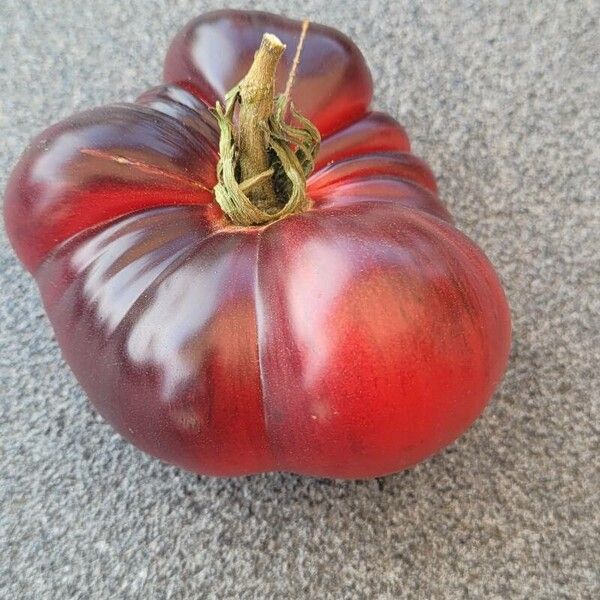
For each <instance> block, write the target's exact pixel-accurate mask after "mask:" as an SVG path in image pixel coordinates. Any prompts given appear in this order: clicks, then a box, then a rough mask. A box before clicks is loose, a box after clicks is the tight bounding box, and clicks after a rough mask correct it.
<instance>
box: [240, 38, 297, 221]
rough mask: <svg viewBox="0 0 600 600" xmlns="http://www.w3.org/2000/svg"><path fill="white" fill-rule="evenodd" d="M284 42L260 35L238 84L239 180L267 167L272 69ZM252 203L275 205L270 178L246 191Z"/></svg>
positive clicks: (255, 174) (273, 93)
mask: <svg viewBox="0 0 600 600" xmlns="http://www.w3.org/2000/svg"><path fill="white" fill-rule="evenodd" d="M284 50H285V45H284V44H282V43H281V41H280V40H279V38H277V37H275V36H274V35H272V34H270V33H265V35H264V36H263V39H262V42H261V44H260V48H259V49H258V51H257V52H256V54H255V55H254V62H253V63H252V66H251V67H250V70H249V71H248V73H247V74H246V76H245V77H244V79H242V81H241V82H240V85H239V90H240V111H239V130H238V131H239V164H240V176H241V179H242V181H247V180H249V179H253V178H255V177H257V176H259V175H260V174H261V173H264V172H265V171H267V170H268V169H269V167H270V160H269V155H268V138H267V126H268V121H269V117H270V116H271V115H272V114H273V109H274V101H275V90H274V87H275V86H274V81H275V70H276V69H277V64H278V63H279V59H280V58H281V55H282V54H283V51H284ZM248 197H249V198H250V200H251V201H252V203H253V204H254V205H255V206H257V207H258V208H261V209H263V210H267V211H268V210H269V209H271V208H275V207H276V206H277V196H276V195H275V188H274V187H273V179H272V178H271V177H264V178H262V179H261V180H260V181H259V182H258V183H256V184H255V185H254V186H253V187H252V188H251V189H250V190H249V191H248Z"/></svg>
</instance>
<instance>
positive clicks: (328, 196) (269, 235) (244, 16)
mask: <svg viewBox="0 0 600 600" xmlns="http://www.w3.org/2000/svg"><path fill="white" fill-rule="evenodd" d="M264 31H270V32H272V33H275V34H276V35H279V36H280V37H282V39H283V40H284V42H287V43H288V46H291V47H292V48H293V47H294V45H295V40H296V39H297V37H298V35H299V31H300V23H297V22H294V21H290V20H288V19H283V18H281V17H277V16H274V15H268V14H266V13H248V12H243V11H218V12H216V13H210V14H209V15H205V16H204V17H201V18H200V19H197V20H195V21H193V22H192V23H191V24H190V25H188V26H187V27H186V28H185V29H184V30H183V32H182V33H181V34H180V35H179V36H178V37H177V38H176V40H175V41H174V43H173V46H172V47H171V49H170V50H169V53H168V58H167V62H166V67H165V77H166V80H167V83H166V84H165V85H163V86H159V87H158V88H155V89H153V90H150V91H149V92H146V93H145V94H143V95H142V96H140V98H139V99H138V100H137V101H136V103H134V104H121V105H115V106H111V107H105V108H101V109H95V110H91V111H87V112H85V113H82V114H80V115H76V116H74V117H72V118H70V119H67V120H66V121H63V122H62V123H59V124H58V125H55V126H53V127H51V128H49V129H48V130H47V131H46V132H44V133H43V134H41V135H40V136H39V137H38V138H36V140H34V142H33V143H32V145H31V147H30V148H29V149H28V151H27V152H26V153H25V154H24V156H23V157H22V159H21V161H20V162H19V164H18V165H17V167H16V168H15V171H14V172H13V175H12V176H11V179H10V181H9V186H8V188H7V193H6V199H5V219H6V225H7V230H8V233H9V236H10V239H11V241H12V243H13V246H14V247H15V250H16V252H17V254H18V255H19V257H20V258H21V260H22V261H23V263H24V264H25V266H26V267H27V268H28V269H29V270H30V271H31V272H32V273H33V274H34V276H35V278H36V280H37V282H38V285H39V287H40V290H41V293H42V297H43V300H44V304H45V307H46V310H47V312H48V315H49V318H50V320H51V322H52V325H53V327H54V330H55V332H56V337H57V340H58V342H59V344H60V346H61V349H62V351H63V354H64V357H65V359H66V360H67V362H68V363H69V364H70V366H71V367H72V369H73V371H74V373H75V375H76V376H77V378H78V380H79V381H80V382H81V385H82V386H83V388H84V389H85V391H86V393H87V394H88V396H89V397H90V399H91V400H92V402H93V403H94V405H95V406H96V407H97V409H98V410H99V411H100V412H101V414H102V415H103V416H104V417H105V418H106V419H107V420H108V421H109V422H110V423H112V424H113V426H114V427H115V428H116V429H117V430H118V431H119V432H121V433H122V434H123V435H124V436H125V437H126V438H128V439H129V440H130V441H132V442H133V443H134V444H136V445H137V446H138V447H140V448H141V449H143V450H145V451H147V452H149V453H151V454H153V455H156V456H159V457H160V458H162V459H164V460H167V461H169V462H172V463H175V464H178V465H180V466H183V467H185V468H187V469H190V470H193V471H196V472H199V473H206V474H213V475H241V474H247V473H255V472H260V471H270V470H286V471H293V472H297V473H303V474H310V475H317V476H326V477H344V478H358V477H360V478H363V477H372V476H377V475H383V474H386V473H391V472H394V471H398V470H400V469H402V468H405V467H407V466H410V465H412V464H415V463H417V462H419V461H420V460H423V459H424V458H426V457H427V456H429V455H431V454H432V453H434V452H436V451H437V450H439V449H440V448H442V447H444V446H445V445H447V444H448V443H450V442H452V441H453V440H454V439H455V438H456V437H457V436H458V435H460V433H462V431H464V430H465V429H466V428H467V427H468V426H469V425H470V424H471V423H472V422H473V420H474V419H475V418H476V417H477V416H478V415H479V414H480V412H481V411H482V410H483V408H484V407H485V404H486V403H487V401H488V400H489V398H490V396H491V395H492V393H493V391H494V389H495V387H496V385H497V384H498V382H499V380H500V378H501V376H502V373H503V372H504V369H505V366H506V362H507V357H508V351H509V346H510V316H509V312H508V307H507V304H506V299H505V297H504V294H503V291H502V288H501V286H500V283H499V281H498V278H497V276H496V275H495V273H494V271H493V268H492V267H491V266H490V264H489V262H488V261H487V259H486V258H485V256H484V255H483V254H482V252H481V251H480V250H479V249H478V248H477V247H476V246H475V245H474V244H473V242H471V241H470V240H469V239H468V238H466V237H465V236H464V235H462V234H461V233H460V232H459V231H458V230H457V229H456V228H455V227H454V226H453V225H452V217H451V216H450V215H449V213H448V211H447V210H446V209H445V207H444V206H443V205H442V204H441V202H440V201H439V199H438V197H437V186H436V183H435V178H434V177H433V175H432V173H431V171H430V170H429V168H428V167H427V165H426V164H425V163H424V162H423V161H421V160H419V159H417V158H416V157H415V156H414V155H412V154H411V153H410V143H409V140H408V137H407V135H406V132H405V131H404V129H403V128H402V127H401V126H400V125H398V124H397V123H396V122H395V121H394V120H393V119H391V117H389V116H387V115H384V114H381V113H372V112H369V111H368V104H369V102H370V98H371V93H372V88H371V80H370V75H369V72H368V70H367V68H366V65H365V63H364V59H363V58H362V56H361V55H360V52H359V51H358V49H357V48H356V47H355V46H354V45H353V44H352V43H351V42H350V41H349V40H348V39H347V38H345V37H344V36H342V35H341V34H339V33H338V32H335V31H334V30H331V29H329V28H324V27H321V26H316V25H314V26H313V25H311V26H310V27H309V32H308V35H307V39H306V45H305V49H304V52H303V59H302V62H301V64H300V70H299V72H298V79H297V83H296V85H295V87H294V101H295V103H296V106H297V108H298V109H299V110H300V111H301V112H304V113H306V114H308V115H309V116H310V117H311V118H312V119H313V120H314V121H315V122H316V123H317V124H318V125H319V127H320V128H321V131H322V133H323V134H324V136H323V137H324V139H323V143H322V147H321V151H320V154H319V156H318V157H317V166H316V170H315V172H314V173H313V175H312V176H311V178H310V179H309V184H308V194H309V196H310V198H311V200H312V206H311V208H310V209H309V210H308V211H306V212H304V213H302V214H298V215H294V216H290V217H287V218H285V219H282V220H280V221H277V222H274V223H271V224H269V225H267V226H262V227H247V228H240V227H234V226H232V225H231V224H230V223H229V221H228V220H227V218H226V217H225V216H224V215H223V214H222V212H221V210H220V209H219V207H218V205H217V204H216V203H215V201H214V199H213V196H212V193H211V190H212V187H213V186H214V184H215V169H216V161H217V160H218V151H217V148H218V133H217V129H216V127H215V122H214V120H213V117H212V115H211V114H210V112H209V110H208V108H207V104H210V103H212V102H214V101H215V100H216V99H218V98H222V94H223V91H224V90H227V89H228V88H229V87H231V86H232V85H234V84H235V83H236V82H237V79H236V78H238V79H239V78H240V77H241V76H243V74H244V72H245V70H246V69H247V67H248V65H249V61H250V59H251V56H252V53H253V52H254V49H255V48H256V47H257V45H258V41H259V40H260V37H261V35H262V33H263V32H264ZM215 45H216V46H215ZM213 46H215V47H218V48H219V49H220V54H221V56H222V60H219V59H218V57H216V56H214V55H213V54H214V53H213V54H211V53H210V52H208V53H207V52H202V51H201V50H202V49H206V48H212V47H213ZM286 54H287V53H286ZM246 63H248V64H246ZM288 63H289V58H288V57H286V55H284V61H283V65H282V67H283V72H282V73H280V76H279V85H280V86H281V85H282V84H283V82H284V81H285V77H284V75H285V70H286V67H287V66H288ZM320 64H327V65H329V66H330V68H329V69H328V70H325V69H320V68H319V65H320ZM348 90H354V91H353V93H352V94H349V92H348Z"/></svg>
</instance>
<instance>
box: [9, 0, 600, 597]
mask: <svg viewBox="0 0 600 600" xmlns="http://www.w3.org/2000/svg"><path fill="white" fill-rule="evenodd" d="M232 4H233V5H235V6H247V7H248V6H254V7H257V8H266V9H272V10H274V11H279V12H284V13H287V14H289V15H291V16H296V17H308V18H310V19H313V20H318V21H321V22H325V23H327V24H330V25H333V26H336V27H339V28H341V29H342V30H344V31H345V32H346V33H348V34H349V35H351V36H352V37H353V38H354V39H355V40H356V41H357V43H358V44H359V45H360V47H361V48H362V49H363V50H364V52H365V54H366V57H367V59H368V62H369V64H370V65H371V68H372V70H373V74H374V78H375V82H376V96H375V106H376V107H378V108H381V109H384V110H387V111H389V112H390V113H391V114H392V115H394V116H395V117H397V118H398V119H399V120H400V121H402V122H403V123H404V124H405V125H406V127H407V128H408V131H409V132H410V134H411V136H412V139H413V140H414V147H415V150H416V151H417V152H418V153H419V154H420V155H421V156H423V157H425V158H426V159H427V160H428V161H429V162H430V163H431V165H432V166H433V168H434V170H435V171H436V173H437V174H438V175H439V181H440V188H441V193H442V196H443V198H444V199H445V201H446V202H447V204H448V205H449V207H450V209H451V210H452V212H453V213H454V214H455V215H456V218H457V222H458V225H459V226H460V228H461V229H463V230H464V231H465V232H466V233H467V234H469V235H470V236H472V237H473V238H474V239H475V240H477V241H478V242H479V243H480V245H481V246H482V247H483V248H484V250H485V251H486V252H487V254H488V256H489V257H490V258H491V260H492V261H493V263H494V264H495V265H496V266H497V269H498V271H499V273H500V275H501V277H502V279H503V281H504V282H505V284H506V289H507V292H508V295H509V299H510V303H511V306H512V310H513V315H514V348H513V352H512V356H511V362H510V368H509V370H508V373H507V375H506V378H505V380H504V383H503V385H502V387H501V389H500V390H499V391H498V393H497V394H496V396H495V398H494V401H493V404H492V405H491V406H490V408H489V409H488V410H487V411H486V413H485V414H484V416H483V418H482V419H480V420H479V421H478V422H477V424H476V425H475V426H474V427H473V428H472V429H470V430H469V431H468V433H467V434H466V435H465V436H464V437H463V438H462V439H460V441H458V442H457V443H456V444H454V445H453V446H452V447H451V448H449V449H448V450H447V451H446V452H444V453H442V454H440V455H439V456H436V457H435V458H434V459H432V460H430V461H428V462H426V463H425V464H422V465H420V466H419V467H417V468H415V469H413V470H411V471H409V472H405V473H401V474H399V475H396V476H392V477H388V478H385V479H382V480H379V481H371V482H359V483H357V482H331V481H320V480H313V479H306V478H300V477H295V476H291V475H285V474H273V475H264V476H256V477H249V478H244V479H236V480H230V481H227V480H218V479H210V478H202V477H195V476H193V475H190V474H187V473H183V472H181V471H179V470H177V469H176V468H173V467H170V466H167V465H164V464H161V463H159V462H157V461H154V460H152V459H149V458H147V457H145V456H143V455H142V454H141V453H140V452H138V451H137V450H135V449H134V448H132V447H130V446H128V445H127V444H126V443H125V442H124V441H123V440H121V439H120V438H119V437H118V436H117V435H116V434H114V433H113V432H112V431H111V429H110V428H109V427H108V425H106V424H105V423H103V422H102V420H101V419H100V418H99V417H98V416H97V415H96V414H95V412H94V411H93V410H92V409H91V407H90V406H89V405H88V403H87V402H86V399H85V397H84V395H83V394H82V392H81V390H80V389H79V387H78V386H77V384H76V382H75V381H74V379H73V377H72V375H71V374H70V372H69V370H68V369H67V367H66V366H65V364H64V363H63V362H62V360H61V358H60V355H59V351H58V348H57V346H56V343H55V341H54V339H53V335H52V331H51V329H50V327H49V325H48V321H47V320H46V318H45V316H44V314H43V311H42V307H41V304H40V300H39V298H38V294H37V291H36V289H35V285H34V283H33V281H32V279H31V278H30V277H29V276H28V275H26V274H25V273H24V272H23V270H22V269H21V268H20V266H19V265H18V264H17V261H16V259H15V257H14V256H13V254H12V252H11V250H10V248H9V246H8V244H7V243H6V240H5V238H3V241H2V245H1V252H0V280H1V283H0V285H1V290H2V301H1V305H0V389H1V400H0V411H1V419H0V509H1V513H0V597H1V598H10V599H15V600H17V599H19V600H20V599H35V600H43V599H59V600H63V599H67V598H69V599H70V598H77V599H79V598H81V599H86V600H96V599H108V598H111V599H113V598H118V599H121V598H123V599H129V598H144V599H155V598H156V599H163V598H164V599H167V598H168V599H188V598H190V599H191V598H194V599H196V598H220V599H221V598H244V599H246V598H247V599H250V598H258V599H263V598H278V599H279V598H286V599H288V598H289V599H296V598H311V599H329V598H331V599H338V598H364V599H390V600H391V599H396V598H424V599H431V598H486V599H490V598H502V599H506V598H528V599H535V598H540V599H541V598H544V599H548V598H578V599H580V598H598V597H600V579H599V572H598V564H599V555H600V543H599V539H600V538H599V536H600V521H599V514H598V501H599V485H600V483H599V482H600V473H599V462H598V461H599V458H598V449H599V444H598V442H599V429H598V424H599V419H598V417H599V413H600V410H599V386H598V383H599V380H598V374H597V371H598V363H599V359H600V355H599V349H600V336H599V327H598V320H599V314H600V302H599V283H600V271H599V254H600V244H599V238H600V204H599V192H598V183H599V180H600V168H599V165H600V160H599V159H600V156H599V139H600V114H599V101H598V99H599V98H600V85H599V77H600V74H599V63H598V61H599V58H598V57H599V55H600V43H599V42H600V40H599V29H598V22H599V16H600V4H598V2H595V1H593V0H592V1H589V2H585V1H573V2H530V3H524V2H493V3H489V2H484V3H480V2H448V3H445V2H444V3H426V5H425V6H423V5H422V4H421V3H417V2H410V3H404V2H383V1H371V2H361V1H358V2H346V1H343V0H330V1H328V2H317V1H316V0H303V2H301V3H289V2H286V1H285V0H279V1H273V2H267V1H265V2H245V3H244V2H233V3H232ZM423 4H425V3H423ZM220 6H222V3H220V2H202V1H198V0H196V1H187V0H177V1H173V0H161V1H158V0H157V1H154V2H143V1H140V0H133V1H132V0H129V1H127V2H121V1H117V0H96V1H94V2H92V1H77V2H76V1H72V2H71V1H66V0H63V1H55V2H45V1H42V0H39V1H33V0H28V1H24V2H18V1H16V0H4V1H3V2H2V3H0V89H1V90H2V93H1V94H0V127H1V131H2V133H1V139H2V152H1V153H0V161H1V165H0V178H1V181H0V184H1V185H2V187H3V185H4V183H5V181H6V175H7V173H8V171H9V169H10V168H11V167H12V165H13V164H14V163H15V161H16V159H17V156H18V155H19V153H20V152H21V151H22V149H23V148H24V146H25V144H26V142H27V141H28V139H29V138H31V137H32V136H33V135H34V133H35V132H37V131H38V130H40V129H41V128H43V127H44V126H46V125H48V124H50V123H51V122H53V121H56V120H58V119H60V118H62V117H64V116H66V115H68V114H70V113H71V112H73V111H76V110H81V109H85V108H88V107H91V106H94V105H98V104H102V103H107V102H110V101H114V100H120V99H132V98H133V97H134V96H135V95H136V94H137V93H138V92H139V91H141V90H143V89H144V88H146V87H149V86H151V85H153V84H154V83H156V82H157V81H158V80H159V77H160V72H161V61H162V59H163V56H164V53H165V50H166V47H167V44H168V41H169V39H170V38H171V37H172V36H173V35H174V33H175V32H176V30H177V29H178V28H179V27H181V26H182V25H183V24H184V23H185V22H186V21H187V20H188V19H189V18H191V17H193V16H195V15H196V14H198V13H199V12H202V11H203V10H207V9H209V8H214V7H220Z"/></svg>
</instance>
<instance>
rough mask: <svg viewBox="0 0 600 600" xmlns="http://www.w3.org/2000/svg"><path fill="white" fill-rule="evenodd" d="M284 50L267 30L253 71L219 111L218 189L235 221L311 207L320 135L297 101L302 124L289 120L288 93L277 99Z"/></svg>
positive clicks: (252, 221) (253, 221) (259, 221)
mask: <svg viewBox="0 0 600 600" xmlns="http://www.w3.org/2000/svg"><path fill="white" fill-rule="evenodd" d="M284 50H285V46H284V45H283V44H282V43H281V41H280V40H279V39H278V38H277V37H276V36H274V35H273V34H270V33H265V35H264V36H263V39H262V42H261V45H260V47H259V49H258V51H257V52H256V54H255V56H254V62H253V63H252V66H251V67H250V69H249V71H248V73H247V75H246V76H245V77H244V79H242V81H241V82H240V83H239V84H238V85H237V86H236V87H235V88H233V89H232V90H231V91H230V92H229V93H228V94H227V95H226V97H225V100H226V105H225V108H224V109H223V107H222V106H221V105H220V103H219V102H217V104H216V106H215V108H214V110H213V114H214V115H215V117H216V119H217V122H218V124H219V128H220V132H221V135H220V141H219V153H220V158H219V162H218V165H217V176H218V183H217V185H216V186H215V188H214V194H215V199H216V201H217V202H218V203H219V205H220V206H221V208H222V209H223V211H224V212H225V213H226V214H227V215H228V217H229V218H230V219H231V221H232V222H233V223H234V224H235V225H246V226H248V225H263V224H265V223H268V222H270V221H274V220H276V219H280V218H281V217H283V216H286V215H289V214H293V213H297V212H301V211H303V210H305V209H306V208H307V206H308V199H307V198H306V177H307V176H308V175H309V174H310V172H311V171H312V169H313V166H314V158H315V156H316V154H317V152H318V149H319V143H320V135H319V132H318V130H317V129H316V127H315V126H314V125H313V124H312V123H311V122H310V121H309V120H308V119H306V118H305V117H303V116H302V115H300V114H298V113H297V112H296V111H295V110H294V108H293V106H292V105H290V112H291V114H292V118H293V119H294V121H295V122H296V123H297V124H298V126H292V125H291V124H289V123H286V122H285V114H286V112H287V96H284V95H282V96H278V97H277V98H275V72H276V69H277V64H278V62H279V59H280V57H281V55H282V53H283V51H284ZM236 109H237V123H236V121H235V117H236Z"/></svg>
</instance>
